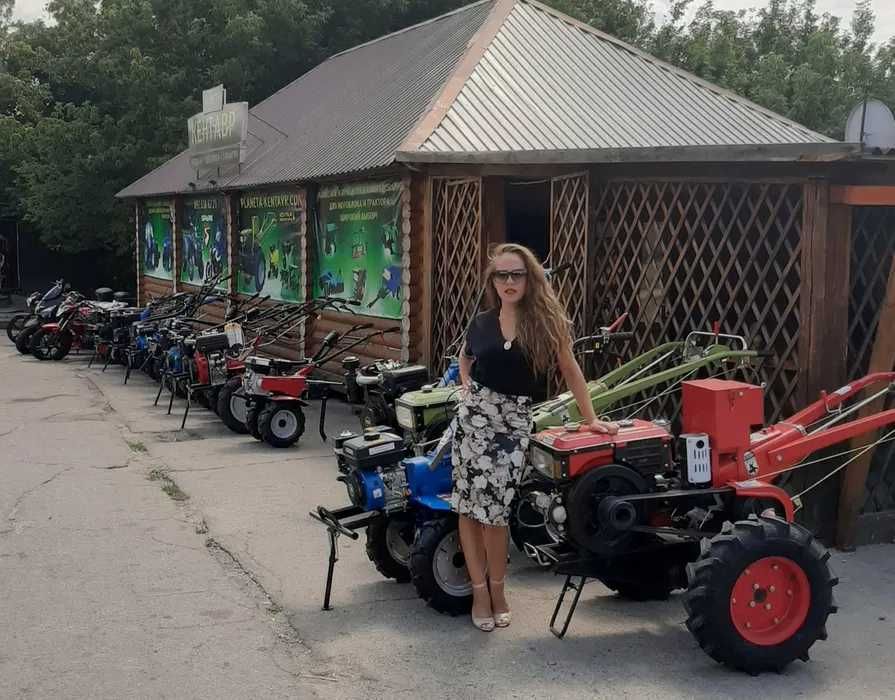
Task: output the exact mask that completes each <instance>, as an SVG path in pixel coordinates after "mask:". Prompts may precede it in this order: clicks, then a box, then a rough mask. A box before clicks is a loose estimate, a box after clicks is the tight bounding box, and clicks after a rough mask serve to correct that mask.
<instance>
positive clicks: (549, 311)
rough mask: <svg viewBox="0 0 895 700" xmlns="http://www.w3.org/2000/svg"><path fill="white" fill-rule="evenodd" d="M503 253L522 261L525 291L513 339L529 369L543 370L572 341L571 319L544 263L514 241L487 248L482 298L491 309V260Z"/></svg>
mask: <svg viewBox="0 0 895 700" xmlns="http://www.w3.org/2000/svg"><path fill="white" fill-rule="evenodd" d="M507 253H512V254H514V255H518V256H519V257H520V258H522V262H523V263H524V264H525V271H526V272H527V273H528V274H527V275H526V278H525V281H526V285H525V295H524V296H523V297H522V299H520V300H519V302H518V303H519V307H518V308H519V312H520V313H519V314H518V315H517V317H516V340H517V341H518V343H519V345H520V346H521V348H522V351H523V352H524V353H525V354H526V356H527V357H528V360H529V362H530V363H531V366H532V369H534V370H535V372H536V373H538V374H546V373H547V372H548V371H549V370H551V369H552V368H553V367H555V366H556V358H557V355H558V353H560V352H561V351H563V350H565V349H566V348H568V347H569V346H570V345H571V343H572V336H571V327H572V322H571V321H570V320H569V317H568V315H567V314H566V310H565V308H563V305H562V303H560V301H559V299H558V298H557V296H556V292H554V291H553V287H551V286H550V282H549V281H548V280H547V276H546V274H545V273H544V267H543V265H541V263H540V262H539V261H538V258H537V257H536V256H535V254H534V253H533V252H531V250H529V249H528V248H526V247H525V246H523V245H519V244H517V243H501V244H499V245H497V246H495V247H494V249H493V250H492V252H491V256H490V261H489V263H488V267H487V268H486V270H485V298H486V300H487V302H488V306H489V308H491V309H495V310H498V311H499V310H500V305H501V303H500V297H499V296H498V294H497V290H496V289H495V288H494V269H495V268H494V261H495V259H496V258H497V257H498V256H500V255H504V254H507Z"/></svg>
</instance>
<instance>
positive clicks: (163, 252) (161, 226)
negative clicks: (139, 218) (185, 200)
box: [140, 201, 174, 280]
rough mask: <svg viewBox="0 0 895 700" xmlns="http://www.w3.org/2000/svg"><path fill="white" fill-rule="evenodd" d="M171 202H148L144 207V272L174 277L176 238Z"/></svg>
mask: <svg viewBox="0 0 895 700" xmlns="http://www.w3.org/2000/svg"><path fill="white" fill-rule="evenodd" d="M173 231H174V229H173V226H172V216H171V202H152V201H150V202H146V204H145V205H144V207H143V241H142V249H143V259H142V260H141V261H140V262H141V266H142V269H143V274H144V275H148V276H149V277H157V278H158V279H163V280H173V279H174V238H173Z"/></svg>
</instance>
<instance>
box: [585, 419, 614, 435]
mask: <svg viewBox="0 0 895 700" xmlns="http://www.w3.org/2000/svg"><path fill="white" fill-rule="evenodd" d="M587 429H588V430H590V431H591V432H593V433H603V434H605V435H615V434H616V433H617V432H618V423H613V422H612V421H605V420H600V419H599V418H595V419H594V420H592V421H591V422H590V423H588V424H587Z"/></svg>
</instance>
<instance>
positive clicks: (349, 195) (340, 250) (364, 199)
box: [313, 181, 403, 318]
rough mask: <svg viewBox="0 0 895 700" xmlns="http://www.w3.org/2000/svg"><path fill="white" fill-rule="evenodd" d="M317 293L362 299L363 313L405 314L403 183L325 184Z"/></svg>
mask: <svg viewBox="0 0 895 700" xmlns="http://www.w3.org/2000/svg"><path fill="white" fill-rule="evenodd" d="M317 201H318V206H317V211H318V221H317V236H316V238H317V255H316V256H315V264H314V273H313V274H314V295H315V297H321V296H339V297H343V298H346V299H354V300H355V301H358V302H360V304H361V305H360V307H359V308H358V309H357V311H358V313H364V314H367V315H370V316H382V317H385V318H401V303H402V301H403V293H402V288H401V255H402V251H401V235H400V233H399V230H398V227H399V222H400V221H401V183H400V182H397V181H395V182H392V181H388V182H373V183H361V184H350V185H334V186H328V187H322V188H320V192H319V194H318V197H317Z"/></svg>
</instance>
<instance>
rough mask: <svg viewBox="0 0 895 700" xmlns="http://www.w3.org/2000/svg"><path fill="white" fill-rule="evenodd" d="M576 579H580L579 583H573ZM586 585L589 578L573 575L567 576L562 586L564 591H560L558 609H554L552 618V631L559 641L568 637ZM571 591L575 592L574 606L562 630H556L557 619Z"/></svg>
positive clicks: (570, 609) (567, 614) (567, 615)
mask: <svg viewBox="0 0 895 700" xmlns="http://www.w3.org/2000/svg"><path fill="white" fill-rule="evenodd" d="M576 578H577V579H578V583H574V582H573V579H576ZM585 583H587V576H574V575H573V574H568V575H567V576H566V580H565V583H563V585H562V591H560V594H559V599H558V600H557V601H556V607H555V608H553V615H552V616H551V617H550V631H551V632H552V633H553V634H554V636H556V637H557V639H562V638H563V637H565V636H566V632H567V631H568V629H569V625H570V624H572V616H573V615H574V614H575V608H577V607H578V600H579V598H581V591H582V590H583V589H584V584H585ZM570 590H574V591H575V597H574V598H572V605H571V607H570V608H569V611H568V612H567V613H566V617H565V619H564V620H563V625H562V629H559V630H558V629H556V618H557V617H559V612H560V610H562V604H563V602H564V601H565V598H566V593H568V592H569V591H570Z"/></svg>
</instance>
